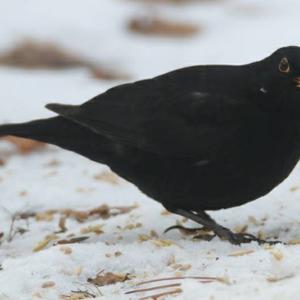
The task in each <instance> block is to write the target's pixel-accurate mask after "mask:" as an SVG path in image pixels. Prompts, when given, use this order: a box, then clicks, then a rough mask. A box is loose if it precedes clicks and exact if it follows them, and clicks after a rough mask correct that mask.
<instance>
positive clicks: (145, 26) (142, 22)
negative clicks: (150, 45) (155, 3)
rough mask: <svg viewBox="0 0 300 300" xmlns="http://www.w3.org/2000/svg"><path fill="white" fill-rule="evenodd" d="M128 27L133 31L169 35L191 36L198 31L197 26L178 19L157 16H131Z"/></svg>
mask: <svg viewBox="0 0 300 300" xmlns="http://www.w3.org/2000/svg"><path fill="white" fill-rule="evenodd" d="M128 29H129V30H131V31H134V32H138V33H142V34H148V35H149V34H150V35H161V36H167V37H168V36H170V37H186V36H192V35H195V34H196V33H198V32H199V27H198V26H197V25H194V24H188V23H183V22H178V21H171V20H164V19H161V18H158V17H150V16H148V17H143V18H139V17H138V18H133V19H132V20H130V22H129V24H128Z"/></svg>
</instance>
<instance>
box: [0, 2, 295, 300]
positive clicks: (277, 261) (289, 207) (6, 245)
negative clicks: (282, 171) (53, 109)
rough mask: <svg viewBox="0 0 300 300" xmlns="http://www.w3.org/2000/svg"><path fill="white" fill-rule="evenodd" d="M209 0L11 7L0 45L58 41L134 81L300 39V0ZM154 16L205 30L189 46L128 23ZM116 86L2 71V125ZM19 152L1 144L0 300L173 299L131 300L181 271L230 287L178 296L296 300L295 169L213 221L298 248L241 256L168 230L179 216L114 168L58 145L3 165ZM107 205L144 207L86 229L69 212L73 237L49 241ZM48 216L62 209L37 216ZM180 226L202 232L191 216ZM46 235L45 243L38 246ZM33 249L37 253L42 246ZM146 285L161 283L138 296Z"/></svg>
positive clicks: (189, 284) (191, 289)
mask: <svg viewBox="0 0 300 300" xmlns="http://www.w3.org/2000/svg"><path fill="white" fill-rule="evenodd" d="M141 2H143V1H141ZM199 2H200V3H199V4H197V3H193V4H188V5H178V6H176V5H175V6H168V5H157V6H154V7H152V6H151V7H150V6H149V5H145V4H143V3H139V1H129V0H128V1H126V0H119V1H118V0H101V1H98V0H84V1H83V0H80V1H71V0H63V1H62V0H52V1H38V0H27V1H17V0H10V1H6V2H4V1H1V3H0V20H1V26H0V50H5V49H6V48H9V47H11V46H13V45H14V43H15V42H17V41H19V40H21V39H23V38H34V39H38V40H42V41H49V40H50V41H54V42H57V43H59V44H61V45H63V46H64V47H65V48H67V49H73V51H74V52H77V53H79V54H82V55H83V56H85V57H87V58H89V59H91V60H95V61H100V62H104V63H106V64H108V65H109V66H112V67H114V68H118V69H120V70H122V71H125V72H127V73H129V74H131V76H132V79H133V80H135V79H141V78H144V77H149V76H153V75H156V74H159V73H162V72H165V71H168V70H171V69H175V68H178V67H182V66H186V65H191V64H209V63H230V64H236V63H237V64H239V63H247V62H250V61H253V60H256V59H260V58H263V57H264V56H266V55H269V54H270V53H271V52H272V51H274V50H275V49H276V48H278V47H280V46H283V45H291V44H293V45H297V44H298V45H299V44H300V34H299V33H300V29H299V28H300V19H299V11H300V2H299V1H295V0H285V1H280V0H272V1H260V0H252V1H250V0H248V1H245V0H223V1H203V2H202V3H201V1H199ZM147 10H151V11H153V12H155V13H158V14H159V15H162V16H167V17H168V18H172V19H179V20H183V21H186V20H187V21H189V22H192V23H195V24H199V26H202V27H203V33H201V34H199V35H198V36H196V37H193V38H183V39H178V38H163V37H159V38H155V37H147V36H141V35H136V34H133V33H129V32H128V31H127V30H126V22H127V20H128V18H130V17H131V16H133V15H143V14H145V11H147ZM114 84H116V82H105V81H96V80H94V79H92V78H90V76H89V74H88V73H87V71H85V70H81V69H75V70H68V71H28V70H20V69H12V68H7V67H5V68H4V67H1V68H0V99H1V100H0V122H1V123H4V122H6V121H10V122H12V121H14V122H15V121H25V120H29V119H32V118H38V117H44V116H50V115H51V113H50V112H48V111H46V110H45V109H44V108H43V106H44V104H45V103H47V102H50V101H54V100H55V101H59V102H65V103H81V102H83V101H85V100H87V99H89V98H90V97H92V96H94V95H96V94H98V93H100V92H103V91H105V90H106V89H107V88H108V87H110V86H112V85H114ZM13 151H14V148H13V146H12V145H10V144H7V143H5V142H2V143H1V145H0V158H5V159H6V164H5V165H4V166H1V167H0V189H1V198H0V220H1V226H0V232H4V236H3V237H2V238H1V241H2V243H1V245H0V264H1V266H2V269H1V271H0V300H6V299H14V300H15V299H18V300H27V299H49V300H53V299H73V300H74V299H82V298H80V297H81V296H82V294H80V293H77V292H78V291H80V290H81V291H89V293H90V296H91V294H93V295H95V296H98V297H99V299H139V298H142V297H145V296H148V295H151V294H157V293H160V292H165V291H166V290H165V289H162V290H155V291H148V292H145V293H139V294H135V295H134V294H131V295H126V294H125V292H126V291H130V290H132V289H135V288H136V287H135V284H137V283H140V282H142V281H145V280H151V279H157V278H163V277H172V276H209V277H219V278H221V279H222V280H218V281H213V282H210V283H200V282H198V281H196V280H179V279H178V280H177V281H176V282H181V283H182V285H181V287H180V288H181V290H182V293H181V294H179V295H178V296H177V298H178V299H195V300H196V299H197V300H198V299H207V300H217V299H239V300H240V299H247V300H249V299H278V300H279V299H280V300H283V299H299V292H300V287H299V281H300V254H299V253H300V245H297V242H298V241H299V240H298V239H299V238H300V217H299V215H300V201H298V200H299V198H300V169H299V166H298V167H297V168H296V169H295V171H294V172H293V174H292V175H291V176H290V177H289V178H288V179H287V180H286V181H285V182H284V183H283V184H282V185H281V186H279V187H278V188H276V189H275V190H274V191H273V192H272V193H271V194H269V195H267V196H266V197H263V198H261V199H259V200H257V201H255V202H253V203H249V204H247V205H244V206H242V207H238V208H233V209H228V210H221V211H216V212H212V213H211V215H212V216H213V217H214V218H216V220H217V221H219V222H221V223H222V224H224V225H225V226H228V227H230V228H232V229H236V230H238V229H239V228H242V227H243V226H245V225H247V226H248V227H247V231H248V232H250V233H253V234H258V233H264V234H265V235H266V236H267V237H272V238H274V237H276V238H279V239H281V240H283V241H291V240H294V241H295V243H296V244H295V245H286V246H284V245H276V246H274V247H263V246H258V245H257V244H256V243H251V244H248V245H242V246H241V247H239V246H233V245H230V244H229V243H227V242H224V241H220V240H219V239H218V238H215V239H213V240H212V241H211V242H206V241H199V240H196V241H195V240H192V238H191V237H189V236H184V235H182V234H181V233H179V232H176V231H172V232H170V233H167V234H163V231H164V229H165V228H166V227H168V226H171V225H173V224H175V223H176V221H182V218H181V217H179V216H176V215H171V214H166V213H164V210H163V208H162V207H161V206H160V205H159V204H158V203H156V202H154V201H152V200H151V199H149V198H147V197H146V196H145V195H143V194H142V193H141V192H139V191H138V190H137V189H136V188H135V187H134V186H133V185H131V184H129V183H127V182H125V181H123V180H122V179H118V180H116V179H115V178H114V177H111V175H110V173H109V169H108V168H107V167H106V166H102V165H97V164H95V163H93V162H91V161H88V160H87V159H85V158H82V157H80V156H78V155H75V154H73V153H70V152H66V151H64V150H61V149H58V148H55V147H48V148H46V149H44V150H40V151H38V152H33V153H31V154H28V155H25V156H24V155H18V154H17V153H14V154H13V155H11V156H9V157H7V156H5V153H8V152H9V153H11V152H13ZM2 156H3V157H2ZM103 204H107V205H109V206H131V205H137V207H136V208H134V209H133V210H132V211H130V212H128V213H124V214H119V215H116V216H111V217H110V218H108V219H103V218H99V217H98V218H97V217H95V216H90V217H89V218H84V219H83V220H82V222H78V221H77V220H75V219H74V217H71V216H69V217H67V218H66V224H65V226H66V228H67V231H65V232H63V233H56V235H53V234H54V232H57V231H59V219H60V218H61V217H62V215H63V213H62V210H64V209H70V208H72V209H73V210H76V211H83V212H88V211H89V210H91V209H93V208H96V207H99V206H101V205H103ZM48 210H58V213H51V212H48V213H46V214H41V213H42V212H45V211H48ZM29 212H33V213H38V215H36V216H34V217H28V218H26V219H16V220H15V221H14V222H13V219H14V216H15V215H18V214H20V213H26V214H28V213H29ZM62 222H63V221H62V219H61V223H62ZM184 224H185V225H187V226H194V225H195V224H193V223H192V222H190V221H188V222H186V223H184ZM99 225H101V226H99ZM89 226H90V227H89ZM61 227H63V226H62V224H61ZM102 231H103V232H102ZM14 233H16V234H14ZM21 233H22V234H21ZM97 233H98V234H97ZM71 234H73V236H70V235H71ZM49 235H50V237H51V238H49V241H48V243H44V244H43V245H42V244H40V243H41V242H42V241H44V240H45V238H46V236H49ZM81 236H88V237H89V238H88V239H87V240H85V241H82V242H81V243H73V244H69V245H56V246H55V245H54V244H55V243H56V242H57V241H58V240H65V239H70V238H72V237H81ZM37 246H40V248H41V249H40V251H34V249H35V250H37V249H36V247H37ZM38 250H39V249H38ZM100 271H102V273H100V275H99V276H101V274H106V273H107V272H112V273H115V274H116V273H120V274H129V275H128V276H129V277H130V279H129V280H127V281H125V282H123V283H117V284H115V285H106V286H103V287H98V288H96V287H95V285H94V284H92V283H91V282H88V278H95V277H96V276H97V273H98V272H100ZM124 276H125V275H124ZM125 277H126V276H125ZM168 283H172V282H171V281H168ZM173 283H174V282H173ZM157 284H159V285H161V284H166V282H159V283H157ZM150 286H153V284H147V285H145V286H144V285H143V286H141V287H140V288H142V287H143V288H144V287H150ZM169 290H170V289H169ZM171 290H174V288H171ZM72 291H73V292H72ZM68 296H70V297H68ZM86 296H88V294H86ZM175 296H176V295H175ZM175 296H169V297H170V298H172V297H175Z"/></svg>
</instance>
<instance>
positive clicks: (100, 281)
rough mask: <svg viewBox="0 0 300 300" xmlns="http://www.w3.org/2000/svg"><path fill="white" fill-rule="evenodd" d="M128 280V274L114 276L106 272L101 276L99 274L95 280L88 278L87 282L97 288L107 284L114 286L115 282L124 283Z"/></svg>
mask: <svg viewBox="0 0 300 300" xmlns="http://www.w3.org/2000/svg"><path fill="white" fill-rule="evenodd" d="M129 279H130V278H129V274H119V273H118V274H115V273H111V272H108V273H105V274H103V275H101V273H100V274H98V275H97V276H96V277H95V278H88V280H87V281H88V282H89V283H92V284H95V285H98V286H104V285H109V284H115V283H117V282H124V281H126V280H129Z"/></svg>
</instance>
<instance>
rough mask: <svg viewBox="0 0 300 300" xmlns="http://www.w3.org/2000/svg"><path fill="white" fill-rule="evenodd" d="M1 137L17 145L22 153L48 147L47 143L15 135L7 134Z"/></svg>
mask: <svg viewBox="0 0 300 300" xmlns="http://www.w3.org/2000/svg"><path fill="white" fill-rule="evenodd" d="M1 139H3V140H5V141H8V142H10V143H12V144H14V145H16V147H17V149H18V150H19V152H20V153H22V154H27V153H30V152H32V151H35V150H40V149H43V148H45V147H46V144H45V143H41V142H37V141H34V140H30V139H24V138H20V137H15V136H5V137H2V138H1Z"/></svg>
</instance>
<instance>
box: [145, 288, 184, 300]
mask: <svg viewBox="0 0 300 300" xmlns="http://www.w3.org/2000/svg"><path fill="white" fill-rule="evenodd" d="M180 293H182V289H176V290H174V291H169V292H164V293H160V294H154V295H149V296H146V297H142V298H140V299H139V300H146V299H152V300H158V299H159V298H160V297H163V296H169V295H174V294H180Z"/></svg>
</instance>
